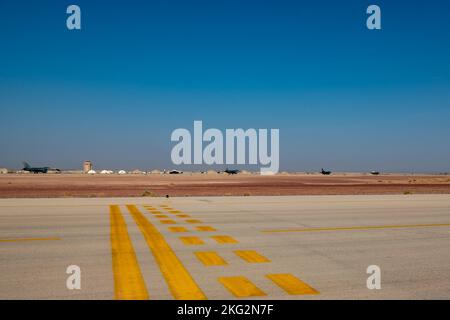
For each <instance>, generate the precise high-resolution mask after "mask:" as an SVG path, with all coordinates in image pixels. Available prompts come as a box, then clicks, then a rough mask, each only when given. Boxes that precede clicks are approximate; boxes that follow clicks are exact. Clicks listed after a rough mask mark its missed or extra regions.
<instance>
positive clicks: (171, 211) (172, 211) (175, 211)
mask: <svg viewBox="0 0 450 320" xmlns="http://www.w3.org/2000/svg"><path fill="white" fill-rule="evenodd" d="M168 211H169V213H175V214H176V213H182V212H181V211H180V210H168Z"/></svg>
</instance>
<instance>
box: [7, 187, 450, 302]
mask: <svg viewBox="0 0 450 320" xmlns="http://www.w3.org/2000/svg"><path fill="white" fill-rule="evenodd" d="M73 265H75V266H78V267H79V268H80V270H81V276H80V280H81V289H79V290H77V289H75V290H70V289H68V287H67V285H66V282H67V279H68V277H69V276H70V274H67V273H66V270H67V268H68V267H69V266H73ZM372 265H376V266H378V267H379V268H380V270H381V289H379V290H376V289H375V290H369V289H368V288H367V284H366V283H367V278H368V277H369V276H370V274H367V272H366V271H367V268H368V267H369V266H372ZM0 299H183V300H185V299H199V300H202V299H240V300H245V299H450V195H380V196H374V195H367V196H273V197H252V196H249V197H189V198H187V197H180V198H169V199H166V198H158V197H155V198H153V197H146V198H135V197H133V198H92V199H89V198H83V199H74V198H70V199H63V198H58V199H1V200H0Z"/></svg>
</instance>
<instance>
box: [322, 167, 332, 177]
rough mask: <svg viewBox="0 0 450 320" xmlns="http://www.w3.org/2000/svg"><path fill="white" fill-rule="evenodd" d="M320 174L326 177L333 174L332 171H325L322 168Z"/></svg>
mask: <svg viewBox="0 0 450 320" xmlns="http://www.w3.org/2000/svg"><path fill="white" fill-rule="evenodd" d="M320 173H321V174H323V175H325V176H329V175H330V174H331V171H325V170H323V168H322V170H321V171H320Z"/></svg>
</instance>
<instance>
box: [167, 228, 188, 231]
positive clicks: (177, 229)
mask: <svg viewBox="0 0 450 320" xmlns="http://www.w3.org/2000/svg"><path fill="white" fill-rule="evenodd" d="M169 231H171V232H189V230H188V229H186V228H185V227H169Z"/></svg>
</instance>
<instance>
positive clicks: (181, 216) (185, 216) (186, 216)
mask: <svg viewBox="0 0 450 320" xmlns="http://www.w3.org/2000/svg"><path fill="white" fill-rule="evenodd" d="M177 217H178V218H190V217H191V216H190V215H188V214H177Z"/></svg>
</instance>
